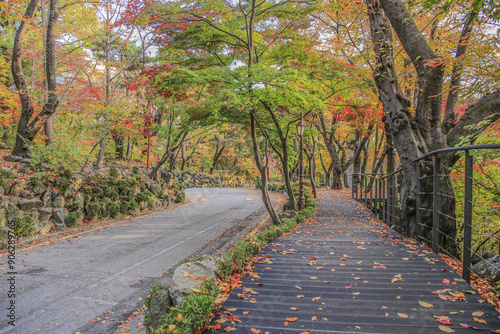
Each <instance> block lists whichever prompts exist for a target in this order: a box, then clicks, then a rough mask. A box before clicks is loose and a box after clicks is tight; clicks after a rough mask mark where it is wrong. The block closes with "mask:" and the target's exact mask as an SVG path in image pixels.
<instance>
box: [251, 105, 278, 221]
mask: <svg viewBox="0 0 500 334" xmlns="http://www.w3.org/2000/svg"><path fill="white" fill-rule="evenodd" d="M250 132H251V135H252V143H253V153H254V158H255V162H256V164H257V169H258V170H259V173H260V177H261V180H262V189H261V190H262V201H263V202H264V205H265V206H266V208H267V211H268V212H269V215H270V216H271V220H272V222H273V224H274V225H281V223H282V222H281V219H280V217H279V216H278V214H277V213H276V210H274V207H273V204H272V202H271V198H270V197H269V190H268V184H269V181H268V179H267V167H268V163H269V160H268V158H267V154H268V153H267V144H266V148H265V152H264V155H265V156H266V163H265V164H264V163H263V162H262V159H261V158H260V155H261V153H260V148H259V143H258V141H257V129H256V121H255V110H252V111H251V112H250ZM266 143H267V138H266Z"/></svg>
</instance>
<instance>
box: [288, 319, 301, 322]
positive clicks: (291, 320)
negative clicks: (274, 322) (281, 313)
mask: <svg viewBox="0 0 500 334" xmlns="http://www.w3.org/2000/svg"><path fill="white" fill-rule="evenodd" d="M297 320H299V318H286V321H288V322H295V321H297Z"/></svg>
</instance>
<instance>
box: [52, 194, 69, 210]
mask: <svg viewBox="0 0 500 334" xmlns="http://www.w3.org/2000/svg"><path fill="white" fill-rule="evenodd" d="M65 204H66V200H65V199H64V196H63V195H57V196H56V197H55V198H54V197H53V199H52V207H54V208H64V205H65Z"/></svg>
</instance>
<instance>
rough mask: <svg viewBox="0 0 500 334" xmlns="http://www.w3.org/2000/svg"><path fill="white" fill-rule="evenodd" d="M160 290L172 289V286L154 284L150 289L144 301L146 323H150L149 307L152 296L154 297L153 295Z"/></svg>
mask: <svg viewBox="0 0 500 334" xmlns="http://www.w3.org/2000/svg"><path fill="white" fill-rule="evenodd" d="M160 290H167V291H170V286H168V285H163V284H153V285H151V290H150V291H149V295H148V296H147V297H146V300H145V301H144V305H145V307H146V311H145V313H146V324H147V323H148V319H149V307H150V305H151V297H153V295H154V294H155V293H157V292H158V291H160Z"/></svg>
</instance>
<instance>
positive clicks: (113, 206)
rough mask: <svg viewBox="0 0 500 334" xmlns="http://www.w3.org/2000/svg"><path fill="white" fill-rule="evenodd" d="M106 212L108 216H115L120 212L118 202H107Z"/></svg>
mask: <svg viewBox="0 0 500 334" xmlns="http://www.w3.org/2000/svg"><path fill="white" fill-rule="evenodd" d="M108 212H109V216H110V217H116V216H117V215H118V213H120V204H119V203H109V205H108Z"/></svg>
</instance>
